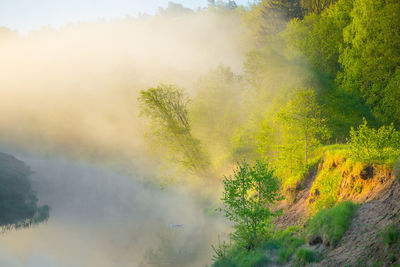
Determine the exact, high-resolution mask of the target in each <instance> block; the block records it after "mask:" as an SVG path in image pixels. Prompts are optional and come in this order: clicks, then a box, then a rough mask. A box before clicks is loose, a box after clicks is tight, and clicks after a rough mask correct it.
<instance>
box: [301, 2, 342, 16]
mask: <svg viewBox="0 0 400 267" xmlns="http://www.w3.org/2000/svg"><path fill="white" fill-rule="evenodd" d="M335 2H336V0H301V6H302V8H303V9H304V10H305V11H306V12H307V13H315V14H318V15H319V14H321V12H322V11H323V10H325V9H327V8H329V7H330V6H331V5H332V4H334V3H335Z"/></svg>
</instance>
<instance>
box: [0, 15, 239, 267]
mask: <svg viewBox="0 0 400 267" xmlns="http://www.w3.org/2000/svg"><path fill="white" fill-rule="evenodd" d="M236 19H237V18H234V17H232V16H231V15H229V14H228V13H227V14H223V13H221V14H217V13H213V12H206V11H204V12H203V11H201V12H196V13H188V14H181V15H178V16H173V17H171V16H158V15H157V16H155V17H145V18H139V19H134V18H124V19H120V20H113V21H111V22H104V21H98V22H92V23H78V24H71V25H68V26H66V27H64V28H61V29H57V30H54V29H51V28H43V29H41V30H39V31H34V32H30V33H28V34H26V35H24V36H21V35H19V34H18V33H14V32H10V31H8V30H6V29H0V31H1V32H0V57H1V58H2V60H1V61H0V73H1V75H0V84H1V87H0V144H2V145H1V146H0V147H1V148H0V151H1V152H4V153H9V154H11V155H14V156H16V157H17V158H19V159H21V160H23V161H24V162H25V163H26V164H27V165H29V166H30V167H31V168H32V170H33V171H34V174H33V175H32V177H31V178H32V186H33V188H34V190H35V191H36V192H37V197H38V199H39V202H40V204H46V205H49V206H50V208H51V211H50V218H49V220H48V222H47V223H44V224H39V225H36V226H34V227H31V228H29V229H22V230H18V231H10V232H6V233H4V234H3V235H1V236H0V266H34V267H36V266H44V267H47V266H89V267H90V266H96V267H97V266H204V265H205V264H207V263H210V260H211V255H212V249H211V244H215V243H217V242H218V241H217V240H218V233H221V232H224V230H225V229H226V228H227V226H226V222H225V221H224V220H222V219H221V218H220V217H218V216H217V215H213V216H214V217H210V216H208V215H206V212H205V210H206V209H210V207H209V206H207V205H202V204H199V203H201V201H198V196H195V195H194V194H191V193H190V192H192V191H190V190H189V191H188V190H186V189H184V188H181V187H179V186H175V187H172V186H171V187H168V188H167V189H160V188H159V187H158V186H154V185H153V186H150V185H148V184H149V183H148V182H146V179H147V178H149V177H150V178H151V179H153V180H152V181H153V182H154V179H157V177H158V176H159V173H158V170H159V161H160V159H159V158H156V157H153V155H151V153H150V152H149V151H148V147H147V144H146V140H145V138H144V136H145V133H146V131H147V129H146V126H145V125H146V123H145V122H144V121H143V120H142V119H139V118H138V115H139V112H138V103H137V100H136V99H137V97H138V93H139V91H140V90H141V89H146V88H149V87H152V86H156V85H157V84H158V83H160V82H163V83H176V84H178V85H179V86H183V87H185V88H186V89H187V92H188V94H189V95H194V94H195V91H194V90H195V89H194V86H193V84H194V83H195V82H196V81H197V79H198V78H199V77H200V76H201V75H203V74H205V73H207V72H208V71H209V70H210V69H212V68H214V67H216V66H218V65H219V64H225V65H229V66H230V67H231V68H232V70H234V71H237V72H240V71H241V62H242V59H243V51H242V50H241V48H240V47H239V44H238V42H237V40H238V36H239V32H240V29H239V26H238V25H239V22H238V21H237V20H236ZM3 145H4V146H3ZM113 166H114V167H115V166H119V167H117V168H114V169H113V168H112V167H113ZM121 166H122V167H121ZM115 169H118V170H121V169H125V170H127V171H126V172H124V173H125V174H123V173H121V172H116V171H114V170H115ZM171 173H174V171H172V172H171ZM180 178H181V179H183V180H184V177H183V178H182V177H180ZM146 184H147V185H146ZM155 184H157V183H155ZM192 193H193V192H192ZM196 197H197V200H196ZM171 225H172V227H171ZM174 225H183V227H174ZM225 232H226V231H225Z"/></svg>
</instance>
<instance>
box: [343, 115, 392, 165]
mask: <svg viewBox="0 0 400 267" xmlns="http://www.w3.org/2000/svg"><path fill="white" fill-rule="evenodd" d="M348 145H349V147H350V156H351V157H352V158H353V159H354V160H356V161H361V162H364V163H387V162H390V161H391V162H394V161H395V160H396V159H397V158H398V157H399V156H400V133H399V132H398V131H396V130H395V129H394V127H393V124H392V125H390V126H382V127H380V128H379V129H374V128H369V127H368V125H367V120H365V119H364V121H363V123H362V124H360V125H359V126H358V128H357V130H355V129H354V128H353V127H352V128H351V130H350V138H349V139H348Z"/></svg>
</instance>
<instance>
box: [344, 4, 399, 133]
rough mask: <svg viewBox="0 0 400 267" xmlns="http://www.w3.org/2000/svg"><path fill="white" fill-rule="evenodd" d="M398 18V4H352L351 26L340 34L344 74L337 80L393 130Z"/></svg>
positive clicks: (397, 55) (395, 113)
mask: <svg viewBox="0 0 400 267" xmlns="http://www.w3.org/2000/svg"><path fill="white" fill-rule="evenodd" d="M399 14H400V2H399V1H395V0H389V1H387V0H354V8H353V10H352V11H351V23H350V24H349V25H348V26H347V27H346V28H345V29H344V31H343V36H344V42H345V44H344V47H343V53H342V54H341V55H340V63H341V64H342V66H343V71H342V72H341V74H340V75H339V77H338V81H340V82H341V85H342V87H343V88H345V89H347V90H352V91H355V92H359V93H361V95H362V96H363V97H364V98H365V99H366V101H367V103H368V105H369V106H370V107H371V108H372V110H373V111H374V112H375V114H376V115H378V116H379V118H380V119H381V120H382V121H383V122H385V123H390V122H394V123H395V125H396V126H399V125H400V117H399V116H398V115H399V112H398V110H399V109H398V105H397V104H398V103H399V100H398V98H397V99H396V98H394V99H393V97H398V96H399V89H398V88H393V87H392V86H393V85H392V83H394V84H398V82H396V80H397V81H398V78H397V77H398V75H399V74H398V73H399V72H400V70H399V69H400V67H399V66H400V49H399V47H400V32H399V30H398V29H399V28H400V16H399ZM392 80H393V82H392ZM387 103H390V108H387V107H386V106H385V104H387Z"/></svg>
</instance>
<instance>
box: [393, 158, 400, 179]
mask: <svg viewBox="0 0 400 267" xmlns="http://www.w3.org/2000/svg"><path fill="white" fill-rule="evenodd" d="M394 176H395V177H396V178H397V181H399V182H400V159H398V160H396V162H395V164H394Z"/></svg>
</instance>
